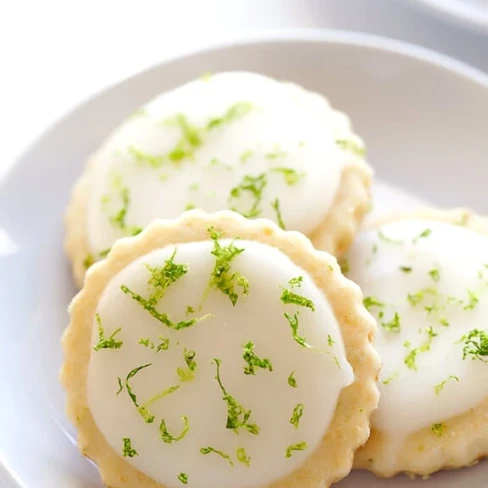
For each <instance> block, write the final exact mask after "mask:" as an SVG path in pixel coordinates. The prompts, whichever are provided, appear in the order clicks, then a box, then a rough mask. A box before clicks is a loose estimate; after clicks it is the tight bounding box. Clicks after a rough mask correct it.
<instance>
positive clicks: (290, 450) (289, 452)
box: [285, 441, 308, 458]
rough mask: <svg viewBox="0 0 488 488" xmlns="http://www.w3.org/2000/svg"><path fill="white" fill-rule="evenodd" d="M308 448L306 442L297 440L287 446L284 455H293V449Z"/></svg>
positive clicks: (301, 449) (287, 456) (288, 456)
mask: <svg viewBox="0 0 488 488" xmlns="http://www.w3.org/2000/svg"><path fill="white" fill-rule="evenodd" d="M307 448H308V444H307V443H306V442H304V441H302V442H298V443H296V444H292V445H291V446H288V447H287V448H286V451H285V457H286V458H291V456H292V455H293V452H294V451H304V450H305V449H307Z"/></svg>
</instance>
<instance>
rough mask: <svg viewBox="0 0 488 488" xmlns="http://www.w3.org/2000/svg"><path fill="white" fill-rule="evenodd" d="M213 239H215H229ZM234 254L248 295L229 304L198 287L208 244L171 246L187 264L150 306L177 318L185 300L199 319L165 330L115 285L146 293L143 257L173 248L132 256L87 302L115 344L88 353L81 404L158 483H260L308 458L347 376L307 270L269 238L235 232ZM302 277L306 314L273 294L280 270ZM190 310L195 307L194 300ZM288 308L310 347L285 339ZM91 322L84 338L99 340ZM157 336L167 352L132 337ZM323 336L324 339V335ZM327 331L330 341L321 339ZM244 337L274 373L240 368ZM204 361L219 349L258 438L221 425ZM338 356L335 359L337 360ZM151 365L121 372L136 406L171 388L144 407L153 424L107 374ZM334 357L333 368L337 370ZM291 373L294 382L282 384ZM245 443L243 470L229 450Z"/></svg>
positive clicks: (328, 315) (218, 400)
mask: <svg viewBox="0 0 488 488" xmlns="http://www.w3.org/2000/svg"><path fill="white" fill-rule="evenodd" d="M228 242H229V241H228V240H222V241H221V244H222V245H226V244H228ZM236 245H237V247H239V248H244V249H245V251H244V252H243V253H242V254H240V255H239V256H237V257H236V258H235V260H234V261H233V262H232V271H237V272H239V273H241V274H242V275H243V276H245V277H246V278H247V279H248V280H249V294H248V295H247V296H242V294H241V295H240V297H239V299H238V301H237V303H236V306H235V307H233V306H232V304H231V302H230V300H229V298H228V297H227V296H226V295H224V294H223V293H222V292H221V291H220V290H217V289H214V288H212V289H211V291H210V292H209V293H208V295H206V290H208V283H209V277H210V274H211V272H212V270H213V267H214V264H215V258H214V256H212V255H211V254H210V252H211V250H212V248H213V243H212V242H210V241H206V242H198V243H186V244H180V245H178V246H177V254H176V257H175V258H174V261H175V262H176V263H187V264H188V265H189V271H188V273H187V274H186V275H185V276H184V277H182V278H181V279H180V280H178V281H177V282H175V283H174V284H173V285H171V286H170V287H169V288H168V290H167V292H166V294H165V295H164V297H163V298H162V300H161V301H160V303H159V304H158V306H157V308H158V310H159V311H160V312H165V313H167V314H168V315H169V317H171V318H172V320H174V321H179V320H185V319H187V318H188V317H187V316H186V314H185V313H186V310H187V306H188V305H190V306H192V307H194V308H195V310H197V315H198V316H203V315H205V314H212V315H211V316H210V317H208V318H207V319H205V320H204V321H201V322H199V323H197V324H195V325H193V326H192V327H189V328H187V329H184V330H179V331H178V330H174V329H171V328H168V327H166V326H164V325H163V324H162V323H160V322H159V321H157V320H156V319H155V318H153V317H152V316H151V315H150V314H149V313H148V312H147V311H146V310H144V309H143V308H142V307H141V306H140V305H139V304H138V303H136V302H135V301H134V300H132V299H131V298H130V296H129V295H126V294H124V293H123V292H122V291H121V285H126V286H128V287H129V288H130V289H131V290H133V291H135V292H137V293H140V294H141V295H143V296H144V297H148V296H149V295H150V294H151V287H150V286H148V279H149V278H150V274H149V272H148V270H147V269H146V267H145V265H146V264H150V265H151V266H162V265H164V261H165V260H166V259H168V258H169V257H170V256H171V254H172V253H173V250H174V247H173V246H171V247H165V248H163V249H161V250H157V251H154V252H152V253H150V254H148V255H145V256H143V257H141V258H139V259H138V260H136V261H134V262H133V263H131V264H130V265H129V266H128V267H127V268H125V269H124V270H123V271H122V272H121V273H120V274H119V275H117V276H116V277H115V278H113V280H112V281H111V282H110V283H109V285H108V286H107V288H106V289H105V291H104V293H103V295H102V298H101V300H100V302H99V304H98V309H97V311H98V313H99V315H100V317H101V322H102V326H103V328H104V331H105V335H106V336H110V334H112V333H113V331H115V330H116V329H117V328H118V327H121V328H122V330H121V331H120V332H119V333H118V334H117V336H116V338H117V339H119V340H122V341H123V345H122V347H121V348H120V349H117V350H113V349H101V350H99V351H97V352H95V351H93V352H92V354H91V358H90V363H89V369H88V403H89V407H90V410H91V412H92V414H93V416H94V419H95V421H96V423H97V425H98V427H99V429H100V430H101V432H102V433H103V435H104V436H105V438H106V439H107V441H108V442H109V443H110V444H111V445H112V447H113V448H114V449H115V450H116V451H117V452H118V453H120V454H122V439H123V438H125V437H127V438H130V439H131V444H132V447H133V448H134V449H136V450H137V451H138V453H139V455H138V456H135V457H132V458H129V457H126V459H127V461H128V462H130V463H131V464H133V465H134V466H135V467H136V468H137V469H139V470H140V471H142V472H144V473H146V474H147V475H149V476H150V477H152V478H154V479H155V480H156V481H158V482H160V483H161V484H163V485H164V486H168V487H178V486H181V483H180V481H178V479H177V476H178V474H179V473H182V472H183V473H186V474H187V475H188V485H189V486H195V487H199V488H211V487H212V488H219V487H221V488H229V486H232V488H251V487H260V486H264V485H267V484H269V483H271V482H273V481H274V480H276V479H278V478H281V477H283V476H286V475H288V474H289V473H291V472H293V471H294V470H295V469H297V468H298V467H299V466H300V465H301V464H303V462H304V461H305V460H306V459H307V458H308V456H310V455H311V454H312V453H313V451H314V450H315V448H316V447H317V445H318V444H319V442H320V440H321V439H322V438H323V436H324V434H325V432H326V431H327V429H328V426H329V423H330V421H331V419H332V417H333V415H334V411H335V408H336V405H337V400H338V396H339V394H340V391H341V389H342V388H344V387H345V386H347V385H349V384H350V383H351V382H352V381H353V372H352V368H351V366H350V365H349V363H348V362H347V359H346V357H345V351H344V346H343V342H342V337H341V334H340V329H339V326H338V324H337V322H336V319H335V317H334V315H333V311H332V309H331V307H330V305H329V303H328V301H327V299H326V298H325V296H324V295H323V293H322V292H321V291H320V290H319V289H318V288H317V287H316V285H315V284H314V283H313V281H312V279H311V278H310V277H309V275H308V274H306V273H305V272H304V271H303V270H302V269H301V268H299V267H297V266H296V265H295V264H294V263H293V262H292V261H291V260H290V259H289V258H288V257H287V256H285V255H284V254H283V253H281V252H280V251H279V250H277V249H275V248H272V247H270V246H267V245H264V244H259V243H256V242H250V241H237V242H236ZM297 276H303V283H302V285H301V286H300V287H295V288H293V291H295V292H296V293H298V294H300V295H302V296H305V297H307V298H310V299H311V300H312V301H313V302H314V304H315V312H313V311H311V310H310V309H308V308H305V307H301V306H298V305H292V304H286V305H285V304H283V303H282V302H281V300H280V296H281V293H282V287H286V288H290V285H288V281H289V280H290V279H291V278H295V277H297ZM205 296H206V299H205V300H204V301H203V305H202V308H201V309H199V304H201V303H202V297H205ZM285 311H286V312H288V313H291V314H293V313H295V312H296V311H299V319H300V320H299V331H298V332H299V334H300V335H301V336H305V337H306V340H307V343H309V344H311V345H312V346H313V347H314V349H308V348H305V347H302V346H300V345H299V344H297V342H295V340H294V339H293V337H292V332H291V328H290V326H289V324H288V322H287V320H286V318H285V317H284V316H283V313H284V312H285ZM96 329H97V328H96V324H94V333H93V344H94V345H95V344H96V343H97V340H98V334H97V330H96ZM159 334H163V336H164V337H166V338H169V340H170V345H169V349H168V350H166V351H160V352H159V353H156V352H155V351H154V350H151V349H150V348H146V347H144V346H143V345H141V344H138V341H139V339H140V338H141V337H151V338H152V339H153V340H154V342H156V343H157V342H158V341H157V338H158V335H159ZM329 334H330V336H329ZM329 337H330V338H332V340H333V341H334V343H333V344H332V345H330V344H329ZM248 341H252V342H253V343H254V344H255V353H256V354H257V355H258V356H259V357H261V358H269V359H270V361H271V364H272V367H273V371H272V372H270V371H267V370H264V369H259V368H257V369H256V374H255V375H246V374H244V370H243V368H244V367H245V366H246V362H245V361H244V359H243V347H242V346H243V344H245V343H246V342H248ZM185 348H186V349H188V350H194V351H195V352H196V357H195V361H196V363H197V369H196V371H195V377H194V379H193V380H191V381H187V382H184V383H181V382H180V381H179V378H178V375H177V373H176V369H177V367H184V366H185V362H184V359H183V354H184V349H185ZM212 358H219V359H221V361H222V364H221V378H222V382H223V385H224V387H225V388H226V389H227V391H228V392H229V394H230V395H232V396H233V397H234V398H235V399H236V400H237V401H238V402H239V403H241V404H242V405H243V407H244V408H246V409H248V410H251V411H252V414H251V417H250V419H249V422H250V423H255V424H257V425H258V426H259V427H260V433H259V434H258V435H252V434H250V433H248V432H247V431H244V430H242V429H241V430H240V431H239V435H237V434H236V433H235V432H234V431H233V430H231V429H227V428H226V419H227V405H226V403H225V402H224V401H223V399H222V392H221V390H220V388H219V386H218V383H217V381H216V379H215V375H216V367H215V365H214V364H211V363H212ZM336 362H337V364H336ZM147 363H152V366H150V367H147V368H146V369H144V370H141V372H139V373H138V374H137V375H136V376H135V377H134V378H132V380H131V386H132V388H133V392H134V393H135V394H136V396H137V399H138V401H139V404H143V403H144V402H146V401H147V400H148V399H150V398H151V397H153V396H154V395H155V394H156V393H158V392H161V391H162V390H165V389H167V388H169V387H171V386H175V385H180V388H179V390H177V391H175V392H174V393H172V394H170V395H168V396H166V397H165V398H162V399H160V400H158V401H157V402H155V403H154V404H152V405H151V406H150V408H149V409H150V411H151V413H152V414H153V415H154V416H155V421H154V422H153V423H145V422H144V419H143V418H142V416H141V415H140V414H139V413H138V412H137V409H136V407H135V406H134V404H133V403H132V402H131V400H130V398H129V395H128V394H127V392H126V391H125V390H123V391H122V392H121V393H120V394H119V395H118V396H117V395H116V392H117V390H118V384H117V377H120V378H122V379H123V380H124V379H125V378H126V376H127V374H128V373H129V371H131V370H132V369H133V368H136V367H138V366H140V365H144V364H147ZM338 365H339V366H340V367H338ZM292 371H294V372H295V378H296V382H297V387H296V388H293V387H291V386H290V385H289V384H288V377H289V375H290V373H291V372H292ZM300 403H301V404H303V405H304V411H303V416H302V417H301V419H300V423H299V426H298V428H296V429H295V428H294V427H293V426H292V425H291V424H290V418H291V416H292V412H293V409H294V407H295V406H296V405H297V404H300ZM182 415H186V416H187V417H188V419H189V425H190V430H189V431H188V433H187V435H186V436H185V437H184V438H183V439H182V440H180V441H177V442H173V443H172V444H167V443H164V442H163V441H162V440H160V439H158V436H159V429H158V428H159V424H160V421H161V419H162V418H164V419H165V421H166V425H167V428H168V431H169V432H170V433H171V434H174V435H175V436H176V435H178V434H179V433H180V432H181V431H182V429H183V425H184V424H183V422H182V420H181V416H182ZM302 441H305V442H307V444H308V448H307V449H306V450H303V451H297V452H294V453H293V455H292V456H291V457H290V458H286V457H285V451H286V448H287V447H288V446H290V445H292V444H296V443H299V442H302ZM208 446H211V447H214V448H215V449H219V450H221V451H223V452H224V453H226V454H228V455H229V456H231V458H232V460H233V462H234V467H231V466H230V465H229V464H228V462H227V461H226V460H225V459H222V458H221V457H220V456H218V455H216V454H209V455H203V454H201V453H200V448H202V447H208ZM239 447H243V448H245V450H246V452H247V454H248V455H249V456H250V457H251V463H250V467H246V466H245V465H244V464H242V463H240V462H238V461H237V460H236V449H237V448H239Z"/></svg>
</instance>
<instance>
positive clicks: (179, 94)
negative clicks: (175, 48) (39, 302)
mask: <svg viewBox="0 0 488 488" xmlns="http://www.w3.org/2000/svg"><path fill="white" fill-rule="evenodd" d="M370 180H371V172H370V169H369V167H368V166H367V164H366V163H365V161H364V145H363V142H362V140H361V139H360V138H359V137H358V136H356V135H355V134H354V133H353V132H352V129H351V124H350V122H349V119H348V118H347V117H346V116H345V115H344V114H343V113H341V112H338V111H335V110H333V109H332V108H331V107H330V105H329V103H328V101H327V100H326V99H325V98H324V97H323V96H322V95H319V94H317V93H312V92H309V91H307V90H305V89H304V88H302V87H300V86H298V85H295V84H292V83H285V82H280V81H276V80H273V79H271V78H268V77H265V76H262V75H259V74H255V73H239V72H230V73H222V74H216V75H214V76H209V77H205V78H202V79H199V80H196V81H192V82H191V83H188V84H185V85H183V86H181V87H179V88H177V89H175V90H173V91H170V92H168V93H164V94H163V95H161V96H159V97H157V98H156V99H154V100H153V101H151V102H150V103H148V104H147V105H146V106H144V107H143V108H142V109H141V110H139V111H137V112H136V113H135V114H134V115H132V116H131V117H129V119H128V120H126V121H125V122H124V123H123V124H122V125H121V126H120V127H119V128H118V129H117V130H115V132H114V133H113V134H112V135H111V136H110V137H109V138H108V139H107V140H106V141H105V143H104V144H103V145H102V147H101V148H100V149H99V150H98V151H96V152H95V154H93V155H92V156H91V157H90V164H89V165H87V168H86V171H85V174H84V175H83V176H82V177H81V179H80V181H79V183H78V185H77V186H76V188H75V190H74V193H73V196H72V200H71V203H70V206H69V209H68V212H67V237H66V249H67V252H68V255H69V257H70V259H71V261H72V265H73V272H74V276H75V279H76V282H77V283H78V285H80V286H81V284H82V282H83V276H84V273H85V270H86V268H87V267H88V266H90V264H92V263H93V262H95V261H97V260H99V259H101V258H103V257H105V256H106V254H107V252H108V250H109V249H110V248H111V246H112V245H113V243H114V242H115V241H116V240H117V239H119V238H121V237H124V236H130V235H134V234H137V233H138V232H140V231H141V229H143V228H144V227H145V226H147V225H148V224H150V223H151V222H152V221H153V220H154V219H157V218H164V219H171V218H176V217H178V216H179V215H180V214H181V213H182V212H184V211H186V210H189V209H192V208H195V207H198V208H201V209H203V210H205V211H207V212H215V211H219V210H225V209H229V210H234V211H236V212H238V213H241V214H242V215H244V216H245V217H248V218H255V217H265V218H269V219H271V220H273V221H275V222H277V223H278V224H279V225H280V226H281V227H282V228H286V229H288V230H297V231H300V232H302V233H304V234H306V235H307V236H309V237H310V238H311V239H312V241H313V243H314V244H315V246H316V247H318V248H320V249H323V250H326V251H329V252H331V253H333V254H340V253H342V252H343V251H344V250H345V249H346V248H347V247H348V245H349V243H350V242H351V239H352V237H353V236H354V234H355V232H356V228H357V226H358V224H359V223H360V222H361V220H362V218H363V216H364V214H365V213H366V211H367V209H368V207H369V203H370V192H369V188H370Z"/></svg>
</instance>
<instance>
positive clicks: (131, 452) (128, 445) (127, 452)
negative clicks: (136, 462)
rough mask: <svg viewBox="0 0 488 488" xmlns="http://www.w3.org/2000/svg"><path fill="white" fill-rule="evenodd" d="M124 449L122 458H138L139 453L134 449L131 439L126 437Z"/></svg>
mask: <svg viewBox="0 0 488 488" xmlns="http://www.w3.org/2000/svg"><path fill="white" fill-rule="evenodd" d="M122 442H123V447H122V456H124V457H130V458H133V457H134V456H138V455H139V453H138V452H137V451H136V450H135V449H134V448H133V447H132V441H131V440H130V438H129V437H124V438H123V439H122Z"/></svg>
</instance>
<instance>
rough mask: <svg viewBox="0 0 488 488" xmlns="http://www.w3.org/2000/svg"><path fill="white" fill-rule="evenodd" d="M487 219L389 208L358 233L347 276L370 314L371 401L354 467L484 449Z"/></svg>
mask: <svg viewBox="0 0 488 488" xmlns="http://www.w3.org/2000/svg"><path fill="white" fill-rule="evenodd" d="M487 233H488V222H487V221H486V220H485V219H482V218H480V217H477V216H475V215H473V214H472V213H471V212H469V211H465V210H456V211H453V212H442V211H437V210H422V211H418V212H414V213H410V214H402V215H392V216H390V217H387V218H383V219H381V220H377V221H376V222H374V223H372V225H371V228H370V229H368V230H366V231H364V232H361V233H360V234H359V235H358V237H357V240H356V242H355V243H354V245H353V246H352V248H351V251H350V253H349V256H348V260H347V263H348V266H349V271H348V273H347V276H348V277H349V278H351V279H353V280H354V281H355V282H356V283H357V284H359V286H360V287H361V288H362V290H363V293H364V296H365V298H364V303H365V305H366V307H367V308H368V309H369V311H370V312H371V313H372V314H373V315H374V316H375V317H376V319H377V321H378V326H379V331H378V334H377V337H376V339H375V345H376V346H377V348H378V350H379V352H380V355H381V357H382V360H383V363H384V364H383V369H382V372H381V374H380V382H379V386H380V391H381V400H380V405H379V408H378V410H377V411H376V412H375V413H374V414H373V416H372V434H371V438H370V440H369V441H368V443H367V444H366V446H365V447H364V448H363V449H361V450H359V451H358V453H357V457H356V461H355V466H356V467H358V468H366V469H369V470H371V471H373V472H374V473H376V474H377V475H379V476H387V477H388V476H393V475H394V474H396V473H398V472H402V471H403V472H407V473H410V474H413V475H422V476H428V475H429V474H431V473H433V472H435V471H437V470H440V469H447V468H457V467H462V466H469V465H471V464H472V463H474V462H476V461H477V460H478V459H480V458H482V457H484V456H486V455H487V453H488V364H487V363H488V238H487V236H486V235H487Z"/></svg>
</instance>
